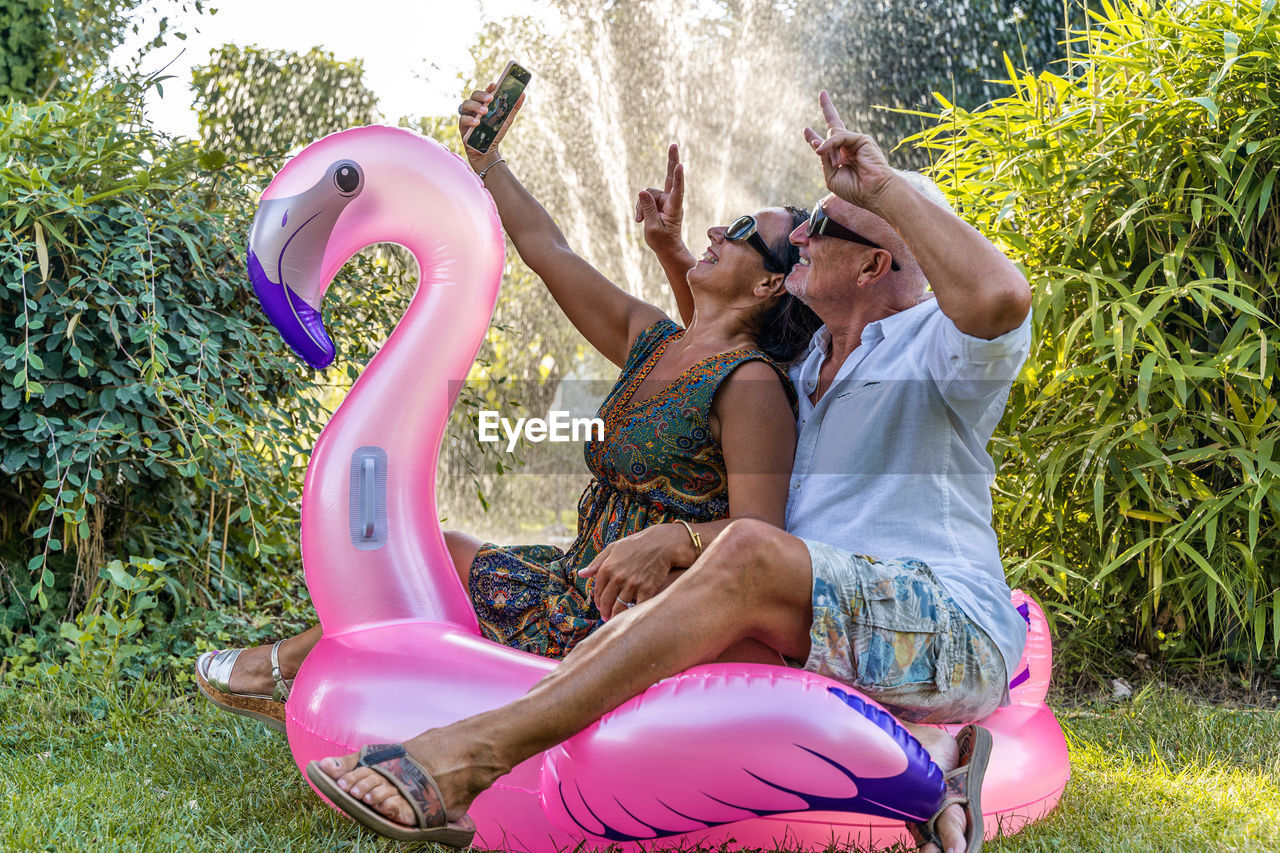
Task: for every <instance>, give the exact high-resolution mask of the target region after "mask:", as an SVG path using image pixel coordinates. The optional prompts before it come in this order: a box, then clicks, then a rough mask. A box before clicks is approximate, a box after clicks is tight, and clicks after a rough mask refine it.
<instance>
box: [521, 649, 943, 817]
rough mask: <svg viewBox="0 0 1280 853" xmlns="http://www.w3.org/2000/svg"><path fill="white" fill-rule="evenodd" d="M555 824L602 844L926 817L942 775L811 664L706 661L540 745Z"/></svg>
mask: <svg viewBox="0 0 1280 853" xmlns="http://www.w3.org/2000/svg"><path fill="white" fill-rule="evenodd" d="M541 796H542V804H543V808H544V810H545V811H546V812H547V814H548V815H549V816H550V817H551V819H552V821H553V822H555V823H556V824H558V825H559V826H561V827H563V828H564V829H567V830H571V831H579V832H586V833H587V834H589V835H592V836H595V837H598V838H604V839H607V840H609V841H615V842H625V841H640V840H646V839H655V838H663V837H667V836H671V835H677V834H681V833H686V832H693V831H697V830H702V829H706V828H708V827H712V826H717V825H720V824H725V823H731V822H734V821H739V820H745V819H748V818H752V817H763V816H767V815H775V814H786V813H794V812H805V811H824V812H830V811H839V812H858V813H862V814H869V815H877V816H882V817H889V818H894V819H899V820H923V819H926V818H927V817H928V816H929V815H931V814H932V813H933V812H934V811H935V810H936V809H937V807H938V805H939V804H940V803H941V801H942V796H943V781H942V772H941V771H940V770H939V769H938V767H937V765H936V764H934V763H933V761H932V759H930V758H929V755H928V753H927V752H926V751H925V750H924V748H923V747H921V746H920V744H919V742H918V741H916V739H915V738H914V737H912V735H911V734H910V733H908V732H907V731H906V729H904V728H903V727H902V726H901V725H900V724H899V723H898V722H897V721H896V720H894V718H893V717H892V716H891V715H890V714H889V713H888V712H886V711H885V710H884V709H883V708H881V707H879V706H878V705H876V704H875V703H874V702H872V701H871V700H869V699H866V698H865V697H862V696H860V695H859V694H857V693H856V692H854V691H851V690H850V689H849V688H847V687H844V686H842V685H840V684H838V683H836V682H834V681H831V680H830V679H827V678H823V677H822V676H818V675H814V674H812V673H797V672H794V671H791V670H785V669H781V668H779V667H763V666H741V665H727V664H724V665H711V666H703V667H697V668H695V669H692V670H689V671H688V672H685V673H682V674H680V675H678V676H675V677H673V678H669V679H666V680H665V681H662V682H660V683H659V684H657V685H655V686H654V687H651V688H650V689H649V690H647V691H645V693H644V694H642V695H641V696H638V697H636V698H635V699H632V700H631V701H630V702H627V703H626V704H624V705H622V706H621V707H619V708H618V709H617V710H616V711H614V712H613V713H611V714H609V715H607V716H605V717H604V718H602V719H601V720H600V721H599V722H598V723H596V724H595V725H594V726H592V727H591V728H589V729H587V730H585V731H584V732H582V733H580V734H578V735H576V736H575V737H573V738H570V739H569V740H568V741H565V742H564V743H563V744H561V745H560V746H558V747H556V748H555V749H553V750H551V751H549V752H548V754H547V759H546V761H545V763H544V765H543V771H542V788H541Z"/></svg>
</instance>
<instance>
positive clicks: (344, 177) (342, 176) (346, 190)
mask: <svg viewBox="0 0 1280 853" xmlns="http://www.w3.org/2000/svg"><path fill="white" fill-rule="evenodd" d="M333 183H334V184H335V185H336V186H337V187H338V192H340V193H342V194H343V195H351V194H352V193H354V192H355V191H356V190H358V189H360V172H359V170H357V169H356V167H355V165H354V164H352V163H343V164H342V165H341V166H339V167H338V169H337V171H335V172H334V173H333Z"/></svg>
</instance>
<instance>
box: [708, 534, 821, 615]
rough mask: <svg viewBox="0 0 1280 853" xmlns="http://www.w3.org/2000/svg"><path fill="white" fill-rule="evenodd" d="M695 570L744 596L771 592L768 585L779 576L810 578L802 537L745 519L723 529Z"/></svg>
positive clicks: (723, 589) (722, 587) (724, 588)
mask: <svg viewBox="0 0 1280 853" xmlns="http://www.w3.org/2000/svg"><path fill="white" fill-rule="evenodd" d="M694 569H695V570H696V572H697V573H698V574H699V575H701V576H702V578H703V579H704V580H709V581H711V582H713V583H714V584H715V585H716V587H717V588H718V589H721V590H722V591H724V592H725V593H726V594H728V595H734V596H738V597H739V598H741V597H744V596H748V595H751V594H754V593H761V592H763V593H764V594H772V592H771V591H770V590H769V587H770V586H771V585H772V583H773V582H774V581H776V580H778V579H779V578H780V577H787V576H789V575H792V574H794V575H796V576H797V577H798V576H799V575H800V574H803V575H804V576H805V577H806V578H807V577H808V576H809V560H808V552H807V549H806V548H805V546H804V543H803V542H802V541H801V540H799V539H797V538H796V537H794V536H792V535H791V534H789V533H787V532H786V531H784V530H780V529H779V528H777V527H774V526H773V525H772V524H769V523H767V522H764V521H759V520H757V519H754V518H743V519H738V520H736V521H733V522H731V523H730V524H729V525H728V526H727V527H725V529H724V530H723V531H721V532H720V535H719V536H717V537H716V540H715V542H713V543H712V544H711V547H710V548H708V549H707V551H706V553H705V554H704V555H703V557H702V559H700V560H699V561H698V562H697V563H695V564H694ZM791 580H794V579H791ZM788 583H789V584H790V581H788ZM806 592H807V590H806Z"/></svg>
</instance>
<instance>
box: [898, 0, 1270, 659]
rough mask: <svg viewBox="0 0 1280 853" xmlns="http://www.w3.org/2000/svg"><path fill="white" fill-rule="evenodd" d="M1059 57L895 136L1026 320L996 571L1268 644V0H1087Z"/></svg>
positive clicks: (1096, 638) (1064, 609)
mask: <svg viewBox="0 0 1280 853" xmlns="http://www.w3.org/2000/svg"><path fill="white" fill-rule="evenodd" d="M1101 9H1102V11H1101V12H1095V13H1093V14H1092V15H1091V18H1092V20H1091V24H1090V27H1089V28H1088V30H1087V32H1085V33H1084V34H1081V35H1079V36H1078V37H1077V38H1076V39H1074V40H1073V44H1072V60H1071V61H1070V63H1069V64H1068V66H1067V68H1066V69H1065V71H1064V72H1063V73H1061V74H1053V73H1041V74H1039V75H1035V74H1031V73H1015V71H1014V69H1013V67H1012V65H1011V64H1010V65H1009V67H1008V70H1009V80H1007V81H1006V87H1007V92H1006V94H1005V95H1004V96H1002V97H1000V98H999V99H997V100H996V101H994V102H993V103H991V104H989V105H988V106H986V107H983V108H981V109H979V110H976V111H972V112H970V111H966V110H963V109H959V108H953V107H952V105H950V104H949V103H947V102H945V101H944V103H943V105H944V108H945V109H944V111H943V113H942V114H941V115H940V116H938V121H937V123H936V124H935V125H934V126H933V127H931V128H930V129H928V130H926V131H924V132H923V133H921V134H920V135H919V136H918V137H916V139H915V141H916V142H918V143H920V144H922V145H923V146H925V147H926V148H927V149H929V150H930V151H931V152H932V153H933V154H934V155H935V156H936V158H937V160H936V163H935V169H934V171H935V176H936V177H937V178H938V179H939V180H940V181H941V182H942V183H943V184H944V186H945V188H947V189H948V190H949V191H950V193H951V194H952V195H953V197H954V198H955V199H956V200H957V201H958V203H959V205H960V206H961V207H962V208H963V211H964V215H965V216H966V217H967V218H968V219H969V220H970V221H972V222H975V223H977V224H978V226H979V227H980V228H981V229H982V230H983V231H984V232H985V233H987V234H988V235H990V236H991V237H992V238H993V239H995V240H996V241H997V242H998V243H1000V244H1001V245H1003V246H1004V247H1006V248H1007V249H1008V250H1009V251H1010V253H1011V254H1012V255H1014V256H1015V257H1016V258H1018V259H1019V260H1020V261H1021V262H1022V263H1023V264H1024V265H1025V267H1026V269H1027V271H1028V274H1029V277H1030V278H1031V280H1032V282H1033V286H1034V289H1035V306H1034V315H1035V327H1036V338H1035V344H1034V347H1033V351H1032V355H1031V358H1030V361H1029V363H1028V366H1027V369H1026V373H1025V374H1024V377H1023V379H1024V381H1022V382H1020V383H1018V384H1017V385H1016V386H1015V389H1014V392H1013V395H1012V398H1011V401H1010V405H1009V410H1008V415H1007V418H1006V421H1005V425H1004V427H1003V428H1002V429H1001V430H1000V432H999V435H1001V436H1003V438H1002V439H1001V440H1000V441H999V443H998V447H997V453H998V457H999V461H1000V463H1001V469H1000V476H999V478H998V480H997V489H998V494H997V497H996V504H995V512H996V517H997V520H998V523H999V525H1000V527H1001V530H1000V533H1001V536H1002V541H1003V543H1004V545H1005V547H1006V549H1007V552H1008V553H1009V554H1010V558H1011V560H1012V561H1013V562H1012V565H1011V566H1010V574H1011V577H1012V579H1013V581H1014V583H1015V584H1021V585H1029V586H1031V587H1033V588H1034V589H1036V590H1037V591H1038V593H1039V595H1040V596H1041V597H1042V598H1043V599H1044V600H1046V602H1047V603H1049V604H1050V605H1051V610H1052V611H1053V613H1054V614H1055V616H1056V618H1057V620H1058V624H1059V628H1060V636H1062V637H1064V638H1065V639H1067V640H1071V639H1072V635H1071V634H1070V633H1068V632H1065V631H1061V628H1062V627H1065V626H1067V625H1071V626H1074V627H1076V628H1087V629H1089V631H1088V632H1086V633H1085V634H1082V635H1080V636H1081V637H1087V638H1089V639H1088V640H1087V641H1086V642H1087V643H1089V644H1092V645H1093V646H1094V647H1095V650H1096V648H1097V647H1099V646H1106V647H1108V650H1109V651H1113V650H1114V646H1112V644H1113V643H1120V644H1121V645H1123V646H1127V647H1133V646H1138V647H1142V648H1143V649H1144V650H1145V651H1148V652H1151V651H1161V652H1163V653H1164V654H1165V657H1166V658H1168V659H1171V660H1177V659H1178V658H1180V657H1182V658H1185V657H1186V656H1189V655H1197V656H1198V655H1199V654H1201V653H1204V652H1219V653H1221V652H1225V653H1226V654H1227V655H1229V656H1234V657H1236V658H1237V659H1241V658H1244V657H1249V658H1251V659H1253V660H1255V661H1256V660H1257V659H1258V658H1269V659H1271V661H1272V662H1274V659H1275V656H1276V652H1277V649H1280V599H1278V598H1277V594H1276V591H1277V588H1278V587H1280V547H1278V545H1280V543H1278V542H1277V538H1276V532H1277V530H1276V528H1277V523H1278V522H1280V460H1278V459H1277V454H1276V443H1277V439H1278V438H1280V419H1277V417H1276V414H1275V408H1276V394H1275V391H1276V366H1275V365H1276V355H1277V349H1280V334H1278V333H1277V326H1276V323H1277V318H1278V317H1280V306H1278V304H1277V290H1276V284H1275V283H1276V281H1277V277H1278V276H1280V244H1278V243H1277V237H1278V236H1280V206H1278V204H1277V202H1278V200H1277V199H1276V198H1274V195H1273V193H1274V190H1275V189H1276V188H1275V183H1276V164H1277V162H1280V104H1278V103H1277V101H1280V89H1278V88H1277V86H1276V81H1277V79H1280V16H1277V15H1275V14H1274V13H1273V12H1274V0H1266V2H1260V0H1241V2H1224V0H1202V2H1197V3H1174V4H1166V5H1155V4H1150V3H1148V2H1145V0H1137V2H1134V3H1132V4H1130V5H1116V6H1112V5H1110V4H1109V3H1107V2H1105V0H1104V2H1103V4H1102V7H1101Z"/></svg>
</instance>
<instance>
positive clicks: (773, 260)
mask: <svg viewBox="0 0 1280 853" xmlns="http://www.w3.org/2000/svg"><path fill="white" fill-rule="evenodd" d="M724 238H725V239H726V240H728V241H729V242H731V243H746V244H747V245H748V246H750V247H751V248H753V249H755V250H756V251H757V252H759V253H760V257H762V258H764V268H765V269H766V270H768V271H769V272H777V273H784V272H786V271H787V267H786V264H784V263H783V262H782V259H781V258H779V257H778V256H777V255H775V254H774V253H773V250H772V249H770V248H769V244H768V243H766V242H765V241H764V238H763V237H761V236H760V233H759V231H757V230H756V218H755V217H754V216H751V215H750V214H748V215H746V216H739V217H738V218H737V219H735V220H733V221H732V222H730V223H729V227H727V228H725V229H724Z"/></svg>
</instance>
